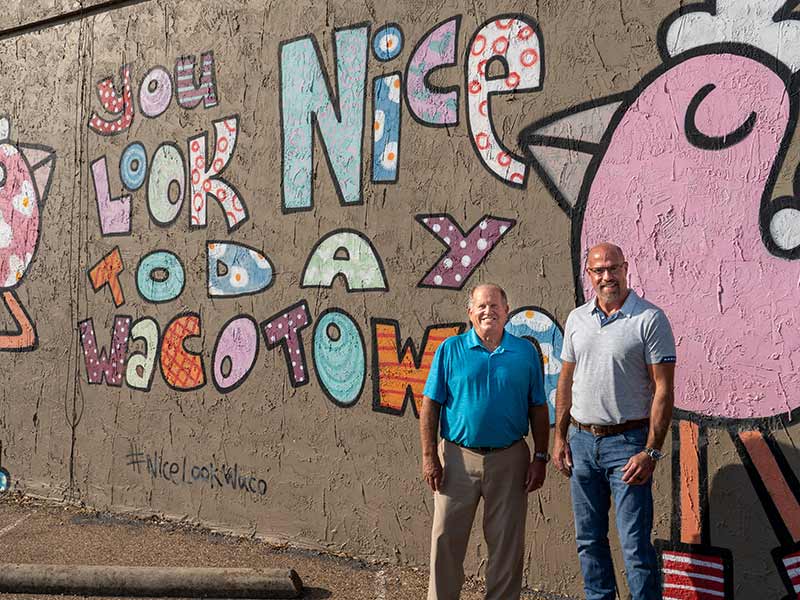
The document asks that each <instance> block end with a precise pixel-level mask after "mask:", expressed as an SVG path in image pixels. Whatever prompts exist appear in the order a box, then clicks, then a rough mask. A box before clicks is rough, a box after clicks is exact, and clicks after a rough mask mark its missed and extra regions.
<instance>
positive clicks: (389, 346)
mask: <svg viewBox="0 0 800 600" xmlns="http://www.w3.org/2000/svg"><path fill="white" fill-rule="evenodd" d="M459 331H460V327H458V326H452V325H445V326H434V327H430V328H428V337H427V339H426V340H425V346H424V347H423V348H422V361H421V362H420V366H419V367H416V366H415V364H414V351H413V350H414V346H413V344H409V345H408V346H407V347H406V349H405V352H404V353H403V355H402V356H400V348H398V345H397V340H398V338H399V335H398V326H397V325H396V324H388V323H378V324H376V325H375V340H376V345H377V348H378V394H379V403H378V406H380V407H381V408H383V409H386V410H389V411H392V412H397V413H399V412H401V411H402V410H403V404H404V401H405V397H406V392H407V391H408V390H409V389H410V390H411V392H412V393H413V397H414V404H415V405H416V407H417V412H419V410H420V409H421V408H422V391H423V389H424V388H425V380H426V379H427V377H428V371H429V370H430V368H431V361H432V360H433V355H434V353H435V352H436V349H437V348H438V347H439V345H440V344H441V343H442V342H443V341H445V340H446V339H447V338H449V337H451V336H453V335H457V334H458V333H459Z"/></svg>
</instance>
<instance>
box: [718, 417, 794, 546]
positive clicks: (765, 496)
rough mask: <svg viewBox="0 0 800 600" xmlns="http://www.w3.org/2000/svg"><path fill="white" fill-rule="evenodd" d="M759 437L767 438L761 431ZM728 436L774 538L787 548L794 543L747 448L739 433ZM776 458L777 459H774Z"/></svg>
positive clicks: (766, 434) (764, 432)
mask: <svg viewBox="0 0 800 600" xmlns="http://www.w3.org/2000/svg"><path fill="white" fill-rule="evenodd" d="M758 431H759V432H760V433H761V435H762V436H763V437H764V439H765V440H766V439H767V437H768V435H769V434H768V433H767V432H766V431H763V430H758ZM728 433H729V435H730V437H731V440H732V441H733V445H734V447H735V448H736V452H737V454H738V455H739V459H740V460H741V461H742V465H743V466H744V468H745V471H747V475H748V476H749V477H750V483H751V484H752V485H753V489H754V490H755V492H756V495H757V496H758V500H759V502H760V503H761V507H762V508H763V509H764V513H765V514H766V517H767V520H768V521H769V524H770V525H771V526H772V531H773V532H774V533H775V537H776V538H778V541H779V542H780V545H781V546H789V545H791V544H793V543H794V542H795V540H794V538H793V537H792V534H791V532H790V531H789V528H788V527H787V526H786V524H785V523H784V521H783V519H782V518H781V515H780V512H779V511H778V507H777V506H775V502H774V501H773V500H772V496H770V494H769V490H768V489H767V487H766V485H764V482H763V480H762V478H761V474H760V473H759V472H758V468H757V467H756V465H755V463H753V460H752V459H751V458H750V453H749V452H748V451H747V447H746V446H745V445H744V442H743V441H742V440H741V439H740V438H739V432H738V431H733V430H730V431H729V432H728ZM770 449H771V448H770ZM776 458H777V457H776ZM786 483H787V485H790V484H789V482H788V481H787V482H786ZM792 491H793V492H795V496H796V495H797V490H792Z"/></svg>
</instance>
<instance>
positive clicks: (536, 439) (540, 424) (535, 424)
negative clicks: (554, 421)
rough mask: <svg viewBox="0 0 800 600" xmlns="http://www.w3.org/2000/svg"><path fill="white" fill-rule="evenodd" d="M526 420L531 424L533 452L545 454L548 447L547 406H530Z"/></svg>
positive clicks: (548, 424)
mask: <svg viewBox="0 0 800 600" xmlns="http://www.w3.org/2000/svg"><path fill="white" fill-rule="evenodd" d="M528 419H529V420H530V422H531V435H533V448H534V452H544V453H547V449H548V447H549V445H550V411H549V410H548V409H547V404H542V405H541V406H531V407H530V408H529V409H528Z"/></svg>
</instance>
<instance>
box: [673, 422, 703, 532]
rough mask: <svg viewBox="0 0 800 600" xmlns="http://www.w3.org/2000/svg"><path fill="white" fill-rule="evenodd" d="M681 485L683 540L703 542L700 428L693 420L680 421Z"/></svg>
mask: <svg viewBox="0 0 800 600" xmlns="http://www.w3.org/2000/svg"><path fill="white" fill-rule="evenodd" d="M678 427H679V434H680V485H681V488H680V489H681V542H683V543H685V544H699V543H700V542H701V533H702V520H701V513H700V485H702V483H703V482H701V481H700V447H699V438H700V428H699V427H698V425H697V424H696V423H692V422H691V421H679V422H678Z"/></svg>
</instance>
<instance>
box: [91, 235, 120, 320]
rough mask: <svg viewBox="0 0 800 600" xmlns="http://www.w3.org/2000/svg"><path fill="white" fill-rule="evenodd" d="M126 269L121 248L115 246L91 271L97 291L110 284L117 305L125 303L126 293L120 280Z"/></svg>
mask: <svg viewBox="0 0 800 600" xmlns="http://www.w3.org/2000/svg"><path fill="white" fill-rule="evenodd" d="M124 270H125V266H124V265H123V264H122V257H121V256H120V254H119V248H114V249H113V250H112V251H111V252H109V253H108V254H106V255H105V256H104V257H103V258H102V259H101V260H100V262H98V263H97V264H96V265H95V266H93V267H92V268H91V270H90V271H89V280H90V281H91V282H92V288H94V291H95V292H96V291H98V290H100V288H102V287H103V286H104V285H106V284H108V287H109V288H110V289H111V296H112V297H113V298H114V306H116V307H120V306H122V305H123V304H125V294H123V292H122V285H120V282H119V274H120V273H122V271H124Z"/></svg>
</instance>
